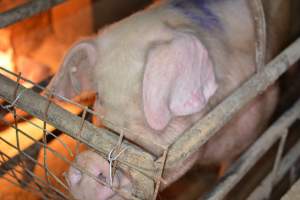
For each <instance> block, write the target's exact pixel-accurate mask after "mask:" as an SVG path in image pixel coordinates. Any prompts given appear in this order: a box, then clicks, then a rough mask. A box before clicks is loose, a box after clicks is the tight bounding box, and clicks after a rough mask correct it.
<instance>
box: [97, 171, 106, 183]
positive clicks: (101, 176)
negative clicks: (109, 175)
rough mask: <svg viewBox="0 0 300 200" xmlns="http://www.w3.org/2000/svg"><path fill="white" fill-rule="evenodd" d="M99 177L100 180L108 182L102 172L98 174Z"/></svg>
mask: <svg viewBox="0 0 300 200" xmlns="http://www.w3.org/2000/svg"><path fill="white" fill-rule="evenodd" d="M97 177H98V179H100V180H101V181H103V182H106V177H105V176H104V175H103V173H102V172H100V173H99V174H98V176H97Z"/></svg>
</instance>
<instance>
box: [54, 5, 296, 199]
mask: <svg viewBox="0 0 300 200" xmlns="http://www.w3.org/2000/svg"><path fill="white" fill-rule="evenodd" d="M271 2H272V4H271ZM290 2H291V1H287V0H276V3H277V4H276V3H275V1H274V0H273V1H271V0H267V1H264V6H265V8H266V18H267V24H272V22H274V21H276V26H270V27H269V26H268V31H269V35H268V38H270V39H269V41H268V44H269V46H268V47H269V48H268V51H267V59H268V60H269V59H271V58H272V57H274V55H276V54H277V53H278V52H279V50H280V49H281V48H282V47H283V45H284V40H283V39H281V38H283V37H285V36H286V34H287V33H288V28H289V27H287V24H288V21H289V15H288V13H289V8H290V7H289V6H290ZM276 5H279V6H278V7H277V6H276ZM196 11H197V12H196ZM279 13H280V14H279ZM254 30H255V25H254V20H253V17H252V15H251V11H250V8H249V6H248V2H247V1H246V0H237V1H217V0H216V1H207V0H201V1H200V0H187V1H183V0H174V1H162V2H159V3H155V4H154V5H153V6H151V7H149V8H148V9H146V10H143V11H141V12H138V13H136V14H134V15H132V16H130V17H128V18H126V19H124V20H122V21H120V22H118V23H116V24H113V25H111V26H109V27H107V28H105V29H104V30H101V31H100V32H99V34H98V36H97V37H95V38H92V39H88V40H84V41H81V42H79V43H77V44H75V45H74V46H73V48H71V50H70V51H69V53H68V54H67V55H66V57H65V59H64V62H63V64H62V66H61V68H60V71H59V72H58V73H57V75H56V76H55V78H54V79H53V81H52V82H51V84H50V86H49V87H50V88H54V89H55V91H56V93H58V94H60V95H63V96H65V97H68V98H72V97H74V96H76V95H79V94H80V93H82V92H85V91H94V92H97V94H98V96H97V100H96V102H95V110H96V111H98V112H100V113H101V114H102V115H103V116H104V117H105V119H106V120H107V121H110V122H112V123H114V124H115V125H117V126H119V127H124V128H126V129H127V130H130V134H127V135H126V137H127V138H128V139H129V140H131V141H133V142H136V143H137V144H139V145H142V146H143V147H144V148H145V149H147V150H149V151H150V152H152V153H154V154H158V152H157V149H155V148H154V147H153V146H149V145H147V144H144V143H143V138H147V139H148V140H150V141H153V142H155V143H158V144H161V145H164V146H168V145H170V144H172V143H173V142H174V141H175V140H176V138H178V137H179V136H180V135H181V134H183V133H184V131H185V130H187V129H188V128H189V127H191V126H192V125H193V124H194V123H195V122H196V121H197V120H199V119H200V118H201V117H203V116H204V115H205V114H206V113H207V112H208V111H210V110H211V109H212V108H213V106H215V105H216V104H218V103H219V102H220V101H221V100H222V99H224V98H225V97H226V96H228V95H229V94H230V93H231V92H232V91H233V90H234V89H236V88H237V87H239V86H240V85H241V84H242V83H243V82H244V81H245V80H247V79H248V78H249V77H250V76H251V75H252V74H253V73H254V72H255V70H256V64H255V42H254V41H255V31H254ZM274 35H276V39H274V38H275V36H274ZM276 102H277V87H276V86H273V87H270V88H269V89H268V90H267V92H266V93H264V94H262V95H260V96H258V97H257V98H256V99H255V100H254V101H252V102H251V103H250V104H248V105H247V106H246V107H245V108H244V109H243V110H242V111H241V112H239V114H238V115H237V116H236V117H235V118H234V119H233V120H232V121H231V122H230V123H228V124H227V125H226V126H225V127H224V128H223V129H222V130H221V131H219V132H218V133H217V134H216V136H215V137H214V138H212V139H211V140H210V141H209V142H208V143H207V144H205V145H204V146H203V147H202V148H201V149H199V152H197V154H195V155H193V156H192V157H190V158H189V159H188V161H184V163H178V165H177V166H176V167H174V168H167V169H166V170H165V172H164V175H163V176H164V180H165V182H164V183H165V185H163V186H162V188H164V187H165V186H167V185H169V184H170V183H172V182H174V181H175V180H177V179H178V178H179V177H180V176H182V175H183V174H184V173H185V172H186V171H187V170H188V169H190V168H191V166H192V165H193V164H194V163H195V162H198V163H199V164H203V165H207V164H220V163H223V165H222V166H223V167H224V166H225V165H228V164H229V163H231V162H232V161H233V160H234V159H235V158H236V157H237V156H238V155H239V154H240V153H241V152H242V151H244V150H245V149H246V148H247V147H248V146H249V145H250V144H251V143H252V142H253V141H254V140H255V139H256V138H257V137H258V135H259V134H260V133H261V132H262V131H263V129H264V128H265V126H266V124H267V122H268V119H269V118H270V116H271V114H272V112H273V110H274V108H275V105H276ZM199 134H200V133H199ZM75 163H77V164H79V165H82V167H84V168H86V169H87V170H90V171H91V173H92V174H94V175H99V174H101V177H105V178H106V179H107V178H108V174H107V170H108V162H107V161H105V160H104V159H103V158H101V157H100V156H99V155H97V154H95V153H93V152H90V151H87V152H84V153H82V154H81V155H79V156H78V157H77V159H76V160H75ZM122 177H123V179H124V180H121V181H119V182H121V183H124V184H125V185H127V186H128V187H129V188H130V187H131V184H133V183H132V180H131V179H130V176H129V175H128V174H126V173H125V172H123V176H122ZM67 179H68V183H69V186H70V190H71V193H72V194H73V196H74V197H75V198H76V199H90V200H101V199H108V197H110V196H111V194H112V191H111V190H110V189H108V188H106V187H105V186H104V185H101V184H99V183H97V182H96V181H95V180H92V179H91V178H90V177H88V176H87V175H85V174H82V173H81V172H80V171H78V170H75V169H74V168H72V167H71V168H70V171H69V172H68V174H67ZM85 183H88V184H85ZM114 198H117V199H118V198H121V197H119V196H117V195H116V196H114Z"/></svg>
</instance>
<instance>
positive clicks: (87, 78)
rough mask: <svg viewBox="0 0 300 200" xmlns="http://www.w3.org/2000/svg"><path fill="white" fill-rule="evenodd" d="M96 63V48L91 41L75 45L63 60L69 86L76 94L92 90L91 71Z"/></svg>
mask: <svg viewBox="0 0 300 200" xmlns="http://www.w3.org/2000/svg"><path fill="white" fill-rule="evenodd" d="M96 61H97V50H96V46H95V44H94V43H93V42H92V41H82V42H79V43H77V44H76V45H75V46H74V47H73V48H72V49H71V50H70V52H69V53H68V55H67V56H66V57H65V59H64V63H63V65H66V66H67V69H68V72H67V73H68V74H69V78H70V81H71V86H72V87H73V89H74V90H75V91H76V93H77V94H78V93H81V92H83V91H91V90H94V85H93V80H92V77H93V71H94V66H95V65H96Z"/></svg>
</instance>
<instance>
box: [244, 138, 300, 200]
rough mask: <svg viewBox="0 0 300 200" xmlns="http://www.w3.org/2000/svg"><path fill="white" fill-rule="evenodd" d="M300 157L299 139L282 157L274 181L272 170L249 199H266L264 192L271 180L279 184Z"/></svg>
mask: <svg viewBox="0 0 300 200" xmlns="http://www.w3.org/2000/svg"><path fill="white" fill-rule="evenodd" d="M299 157H300V141H298V142H297V143H296V144H295V145H294V146H293V147H292V149H291V150H290V151H289V152H288V153H287V154H286V155H285V156H284V158H283V159H282V161H281V164H280V166H279V169H278V172H277V174H276V177H275V179H274V181H273V174H272V172H271V173H270V174H269V175H268V176H267V177H266V178H265V179H264V180H263V181H262V183H261V184H260V185H259V186H258V187H257V188H256V189H255V190H254V191H253V192H252V193H251V194H250V195H249V197H248V198H247V200H259V199H264V196H263V194H265V189H266V188H267V187H268V186H269V184H270V183H271V181H273V183H274V185H276V184H278V183H279V181H280V180H281V179H282V178H283V177H284V175H285V174H286V173H287V172H288V171H289V169H290V168H291V167H292V166H293V165H294V163H295V162H296V161H297V160H298V159H299Z"/></svg>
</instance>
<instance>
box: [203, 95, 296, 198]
mask: <svg viewBox="0 0 300 200" xmlns="http://www.w3.org/2000/svg"><path fill="white" fill-rule="evenodd" d="M299 113H300V99H299V100H298V102H297V103H296V104H295V105H294V106H293V107H292V108H291V109H290V110H289V111H287V112H286V113H284V114H283V115H282V116H281V117H280V118H279V119H278V120H277V121H276V122H275V123H274V124H273V125H272V126H271V127H270V128H269V129H268V130H267V131H266V132H265V133H264V134H263V135H262V136H261V137H260V138H259V139H258V140H257V141H256V142H255V143H254V144H253V145H252V146H251V147H250V148H249V149H248V150H247V151H246V152H245V153H244V154H243V155H242V156H241V157H240V158H239V159H238V160H237V161H236V162H235V163H234V164H233V165H232V166H231V167H230V169H229V170H228V172H227V173H226V174H225V176H224V177H223V178H222V179H221V180H220V181H219V183H218V184H217V185H216V186H215V187H214V189H213V190H212V191H211V192H210V193H209V194H208V195H207V196H206V198H205V199H206V200H215V199H223V198H224V197H225V196H226V195H227V194H228V192H230V190H231V189H233V188H234V187H235V185H236V184H237V183H238V182H239V181H240V180H241V179H242V178H243V177H244V176H245V175H246V173H247V172H248V171H249V170H250V169H251V168H252V167H253V166H254V165H255V163H256V161H257V160H259V159H260V158H261V157H262V156H263V155H264V154H265V153H266V152H267V151H268V150H269V149H270V148H271V146H272V145H273V144H274V143H275V142H276V141H277V140H278V138H280V137H281V136H282V135H283V134H285V133H286V131H285V130H286V129H287V128H288V127H289V126H290V125H291V124H293V123H294V122H295V121H296V120H297V118H298V117H299Z"/></svg>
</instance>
